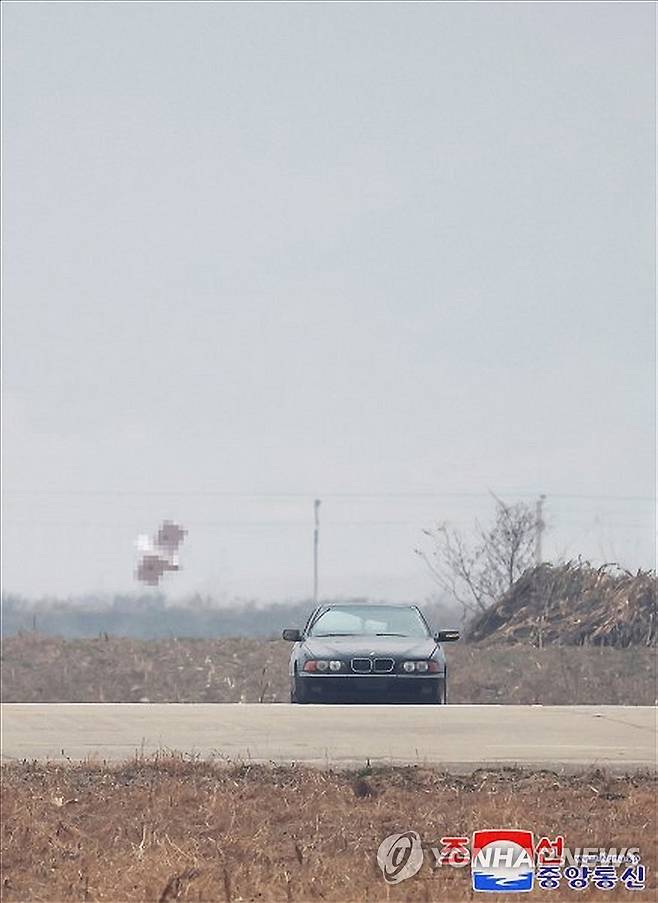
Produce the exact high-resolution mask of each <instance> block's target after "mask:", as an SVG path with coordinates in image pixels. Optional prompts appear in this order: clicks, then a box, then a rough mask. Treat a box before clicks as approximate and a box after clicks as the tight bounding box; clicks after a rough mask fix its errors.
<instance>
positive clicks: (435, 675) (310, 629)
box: [283, 602, 459, 705]
mask: <svg viewBox="0 0 658 903" xmlns="http://www.w3.org/2000/svg"><path fill="white" fill-rule="evenodd" d="M283 638H284V640H291V641H292V642H294V644H295V645H294V646H293V650H292V653H291V655H290V701H291V702H297V703H306V702H323V701H341V702H342V701H344V702H352V701H377V702H417V703H434V704H436V705H445V704H446V702H447V689H448V688H447V673H446V660H445V656H444V654H443V649H442V648H441V643H445V642H450V641H452V640H457V639H459V632H458V631H456V630H441V631H439V632H438V633H435V634H433V633H432V631H431V630H430V628H429V626H428V624H427V621H426V620H425V618H424V617H423V615H422V614H421V612H420V610H419V609H418V608H417V607H416V606H415V605H384V604H375V603H363V602H359V603H356V602H336V603H332V604H327V605H320V606H318V608H316V609H315V611H314V612H313V614H312V615H311V617H310V618H309V619H308V621H307V622H306V626H305V627H304V629H303V630H301V631H300V630H297V629H288V630H284V631H283Z"/></svg>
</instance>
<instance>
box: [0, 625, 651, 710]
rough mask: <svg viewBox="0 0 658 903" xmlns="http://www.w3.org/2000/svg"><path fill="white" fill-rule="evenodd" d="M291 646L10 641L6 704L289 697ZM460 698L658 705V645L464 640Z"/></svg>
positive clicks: (452, 661)
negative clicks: (595, 645)
mask: <svg viewBox="0 0 658 903" xmlns="http://www.w3.org/2000/svg"><path fill="white" fill-rule="evenodd" d="M289 653H290V646H289V644H287V643H284V642H283V641H281V640H275V641H268V640H259V639H216V640H201V639H179V640H176V639H170V640H149V641H146V640H132V639H126V638H116V637H108V638H107V639H105V638H101V639H93V640H92V639H78V640H62V639H59V638H56V637H45V636H39V635H38V634H32V633H25V634H19V635H17V636H12V637H9V638H7V639H5V640H4V642H3V652H2V697H3V700H4V701H5V702H138V701H140V700H144V701H150V702H240V701H243V702H258V701H262V702H284V701H287V699H288V677H287V667H288V656H289ZM446 655H447V657H448V668H449V673H450V700H451V702H454V703H460V702H465V703H489V702H496V703H516V704H528V703H543V704H544V705H556V704H562V703H564V704H571V705H575V704H582V705H586V704H597V705H602V704H610V705H618V704H628V705H653V704H655V702H656V649H655V648H643V647H635V648H633V649H614V648H603V647H602V648H587V647H574V646H571V647H561V646H549V647H546V648H544V649H537V648H535V647H533V646H522V645H511V646H507V645H492V644H487V645H475V644H465V643H458V644H456V645H454V646H448V647H447V648H446Z"/></svg>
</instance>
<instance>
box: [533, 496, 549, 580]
mask: <svg viewBox="0 0 658 903" xmlns="http://www.w3.org/2000/svg"><path fill="white" fill-rule="evenodd" d="M545 500H546V496H545V495H543V494H542V495H540V496H539V498H538V499H537V507H536V516H535V564H536V565H537V566H538V567H539V565H540V564H541V563H542V562H543V560H544V556H543V554H542V547H541V540H542V533H543V532H544V529H545V527H546V524H545V522H544V516H543V508H544V502H545Z"/></svg>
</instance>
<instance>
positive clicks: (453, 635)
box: [434, 630, 459, 643]
mask: <svg viewBox="0 0 658 903" xmlns="http://www.w3.org/2000/svg"><path fill="white" fill-rule="evenodd" d="M434 639H435V640H436V641H437V643H454V641H455V640H458V639H459V631H458V630H438V631H437V632H436V633H435V634H434Z"/></svg>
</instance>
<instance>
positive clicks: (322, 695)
mask: <svg viewBox="0 0 658 903" xmlns="http://www.w3.org/2000/svg"><path fill="white" fill-rule="evenodd" d="M298 680H300V683H302V682H303V685H304V690H305V691H306V692H307V693H308V695H309V698H310V699H313V698H316V699H329V698H334V699H347V698H349V699H363V700H370V699H375V698H377V699H379V698H381V699H382V700H384V701H389V700H390V701H397V700H400V701H405V702H413V701H417V702H429V701H433V700H436V699H437V697H438V696H439V695H440V694H441V693H442V692H443V684H444V681H445V675H444V674H436V675H435V674H432V675H423V676H422V677H418V676H416V675H406V674H404V675H403V674H377V675H373V674H368V675H355V674H345V675H330V674H322V675H317V674H306V673H303V674H299V675H298Z"/></svg>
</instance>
